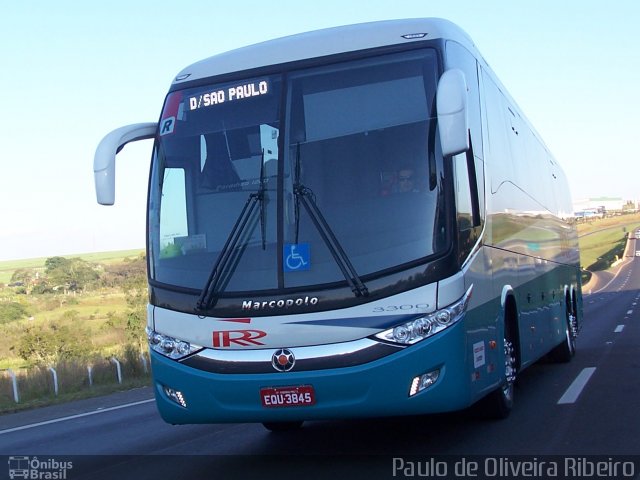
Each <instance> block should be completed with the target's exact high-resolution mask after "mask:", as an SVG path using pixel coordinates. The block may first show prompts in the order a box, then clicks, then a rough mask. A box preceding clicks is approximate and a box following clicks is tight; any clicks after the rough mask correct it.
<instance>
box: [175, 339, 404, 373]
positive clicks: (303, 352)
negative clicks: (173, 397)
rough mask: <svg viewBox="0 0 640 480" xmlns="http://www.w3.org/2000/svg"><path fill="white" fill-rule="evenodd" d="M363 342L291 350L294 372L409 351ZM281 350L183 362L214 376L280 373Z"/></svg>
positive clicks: (204, 353) (207, 352)
mask: <svg viewBox="0 0 640 480" xmlns="http://www.w3.org/2000/svg"><path fill="white" fill-rule="evenodd" d="M405 347H406V345H391V344H387V343H382V342H376V341H374V340H371V339H370V338H363V339H360V340H356V341H353V342H344V343H334V344H329V345H314V346H310V347H287V349H288V350H290V351H291V352H293V353H294V355H295V358H296V363H295V366H294V367H293V369H291V370H290V372H292V373H293V372H304V371H310V370H326V369H329V368H344V367H352V366H355V365H362V364H364V363H368V362H372V361H374V360H378V359H379V358H383V357H386V356H387V355H391V354H392V353H395V352H398V351H400V350H402V349H403V348H405ZM277 350H279V349H278V348H269V349H260V350H216V349H212V348H206V349H204V350H201V351H200V352H198V353H195V354H194V355H191V356H189V357H187V358H185V359H183V360H181V361H180V363H182V364H183V365H186V366H189V367H192V368H197V369H198V370H204V371H207V372H212V373H228V374H232V373H237V374H239V373H278V371H276V370H275V369H274V367H273V365H272V364H271V359H272V356H273V353H274V352H275V351H277Z"/></svg>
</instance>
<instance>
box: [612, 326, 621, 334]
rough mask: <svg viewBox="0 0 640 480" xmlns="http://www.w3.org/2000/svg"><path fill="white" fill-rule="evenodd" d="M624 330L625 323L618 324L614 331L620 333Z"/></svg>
mask: <svg viewBox="0 0 640 480" xmlns="http://www.w3.org/2000/svg"><path fill="white" fill-rule="evenodd" d="M622 330H624V325H618V326H617V327H616V329H615V330H614V331H613V332H614V333H620V332H621V331H622Z"/></svg>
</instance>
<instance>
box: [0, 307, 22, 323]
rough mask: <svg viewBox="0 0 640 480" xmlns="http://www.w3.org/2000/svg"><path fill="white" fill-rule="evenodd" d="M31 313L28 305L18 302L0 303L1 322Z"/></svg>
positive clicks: (7, 321)
mask: <svg viewBox="0 0 640 480" xmlns="http://www.w3.org/2000/svg"><path fill="white" fill-rule="evenodd" d="M27 315H29V311H28V309H27V307H25V306H24V305H22V304H21V303H18V302H8V303H0V324H1V323H9V322H13V321H15V320H20V319H21V318H24V317H26V316H27Z"/></svg>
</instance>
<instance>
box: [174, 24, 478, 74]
mask: <svg viewBox="0 0 640 480" xmlns="http://www.w3.org/2000/svg"><path fill="white" fill-rule="evenodd" d="M434 38H447V39H452V40H456V41H458V42H459V43H462V44H463V45H465V46H466V47H467V48H468V49H470V50H472V51H475V53H477V50H476V49H475V46H474V44H473V42H472V40H471V38H470V37H469V36H468V35H467V34H466V33H465V32H464V31H463V30H462V29H460V28H459V27H458V26H457V25H455V24H453V23H451V22H450V21H448V20H443V19H440V18H413V19H404V20H385V21H378V22H369V23H360V24H356V25H346V26H341V27H333V28H326V29H322V30H315V31H311V32H306V33H299V34H296V35H290V36H287V37H282V38H277V39H274V40H268V41H266V42H261V43H257V44H255V45H249V46H246V47H241V48H238V49H235V50H231V51H228V52H224V53H220V54H218V55H215V56H213V57H209V58H207V59H205V60H201V61H199V62H197V63H194V64H192V65H190V66H188V67H187V68H185V69H183V70H182V71H181V72H180V73H179V74H178V75H177V76H176V78H175V79H174V81H173V84H172V85H176V84H179V83H181V82H184V81H189V82H190V81H193V80H198V79H201V78H207V77H211V76H214V75H223V74H227V73H233V72H238V71H242V70H249V69H253V68H259V67H264V66H268V65H278V64H283V63H287V62H294V61H297V60H304V59H309V58H317V57H323V56H328V55H334V54H339V53H345V52H353V51H358V50H366V49H369V48H376V47H384V46H388V45H398V44H403V43H410V42H417V41H418V42H419V41H424V40H432V39H434Z"/></svg>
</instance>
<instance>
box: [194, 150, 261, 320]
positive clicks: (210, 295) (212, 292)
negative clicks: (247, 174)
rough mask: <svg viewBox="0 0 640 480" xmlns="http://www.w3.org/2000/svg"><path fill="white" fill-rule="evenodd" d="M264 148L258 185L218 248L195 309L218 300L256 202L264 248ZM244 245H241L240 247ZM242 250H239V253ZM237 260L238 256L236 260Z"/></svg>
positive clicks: (210, 304)
mask: <svg viewBox="0 0 640 480" xmlns="http://www.w3.org/2000/svg"><path fill="white" fill-rule="evenodd" d="M264 192H265V186H264V149H263V150H262V158H261V163H260V187H259V188H258V191H257V192H254V193H251V194H250V195H249V198H247V201H246V202H245V204H244V207H242V211H241V212H240V215H238V218H237V220H236V223H235V224H234V225H233V228H232V229H231V232H230V233H229V236H228V237H227V241H226V242H225V244H224V247H222V250H220V255H218V259H217V260H216V263H215V265H214V267H213V269H212V270H211V273H210V274H209V278H208V279H207V282H206V283H205V285H204V287H203V289H202V293H201V294H200V297H199V298H198V302H197V303H196V310H207V309H209V308H213V307H214V306H215V304H216V303H217V301H218V294H219V293H220V292H219V286H220V280H221V279H222V276H223V273H224V272H225V270H226V268H227V265H228V264H229V261H230V260H231V259H232V258H233V254H234V253H235V251H236V249H237V247H238V242H239V241H240V238H241V237H242V235H243V233H244V231H245V230H246V228H247V224H248V223H249V220H250V219H251V215H252V214H253V211H254V210H255V207H256V205H257V204H260V232H261V235H262V249H263V250H266V248H267V246H266V235H265V233H266V231H265V228H266V227H265V210H264ZM243 247H244V245H241V249H242V248H243ZM241 253H242V252H240V254H241ZM237 260H239V257H238V258H237V259H236V261H237Z"/></svg>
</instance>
